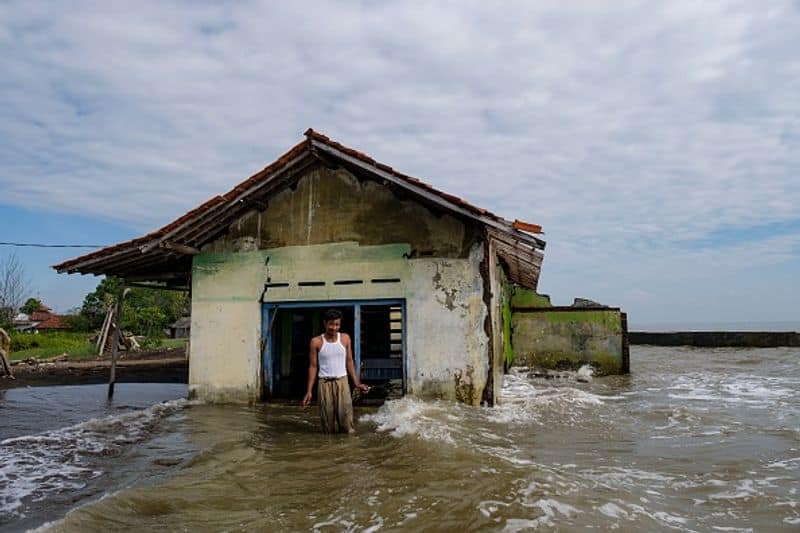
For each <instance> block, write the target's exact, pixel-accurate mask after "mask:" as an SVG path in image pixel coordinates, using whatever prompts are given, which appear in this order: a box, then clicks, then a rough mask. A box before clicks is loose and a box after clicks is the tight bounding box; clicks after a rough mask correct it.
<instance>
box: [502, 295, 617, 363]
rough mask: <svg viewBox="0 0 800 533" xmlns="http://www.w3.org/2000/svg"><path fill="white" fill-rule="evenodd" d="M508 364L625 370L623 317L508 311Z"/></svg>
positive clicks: (605, 312)
mask: <svg viewBox="0 0 800 533" xmlns="http://www.w3.org/2000/svg"><path fill="white" fill-rule="evenodd" d="M511 327H512V332H511V343H512V346H513V351H514V359H513V362H514V365H518V366H537V367H544V368H554V369H577V368H579V367H581V366H583V365H585V364H590V365H592V366H593V367H594V368H595V371H596V372H597V374H600V375H607V374H625V373H628V372H629V371H630V363H629V355H628V344H627V338H626V335H627V325H626V319H625V314H624V313H622V312H620V310H619V309H616V308H579V307H530V308H519V307H518V308H512V318H511Z"/></svg>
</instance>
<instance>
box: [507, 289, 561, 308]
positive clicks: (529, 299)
mask: <svg viewBox="0 0 800 533" xmlns="http://www.w3.org/2000/svg"><path fill="white" fill-rule="evenodd" d="M511 307H519V308H526V307H552V305H551V304H550V297H549V296H547V295H545V294H538V293H537V292H536V291H534V290H531V289H526V288H524V287H514V293H513V294H512V296H511Z"/></svg>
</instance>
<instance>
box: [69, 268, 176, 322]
mask: <svg viewBox="0 0 800 533" xmlns="http://www.w3.org/2000/svg"><path fill="white" fill-rule="evenodd" d="M120 283H121V281H120V280H119V279H117V278H106V279H104V280H103V281H101V282H100V283H99V284H98V285H97V287H96V288H95V290H94V291H92V292H90V293H89V294H87V295H86V298H84V300H83V305H82V306H81V311H80V314H81V316H82V317H84V318H85V319H86V323H87V325H88V327H89V329H98V328H100V326H102V325H103V318H104V317H105V314H106V312H107V310H108V308H109V307H111V306H112V305H114V304H115V302H116V299H117V295H118V293H119V287H120ZM187 304H188V297H187V296H186V293H183V292H180V291H167V290H161V289H145V288H142V287H132V288H131V290H130V292H128V294H127V295H126V296H125V301H124V309H123V311H122V327H123V329H127V330H130V331H133V332H134V333H135V334H137V335H145V336H153V335H158V332H160V331H161V330H163V329H164V328H166V327H167V326H168V325H169V324H171V323H173V322H175V321H176V320H177V319H178V318H180V317H181V316H182V314H183V313H184V312H185V310H186V307H187Z"/></svg>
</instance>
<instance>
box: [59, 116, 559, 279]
mask: <svg viewBox="0 0 800 533" xmlns="http://www.w3.org/2000/svg"><path fill="white" fill-rule="evenodd" d="M305 137H306V138H305V139H304V140H302V141H300V142H299V143H297V144H296V145H294V146H293V147H292V148H290V149H289V150H288V151H287V152H285V153H284V154H283V155H281V156H280V157H278V159H276V160H275V161H274V162H273V163H271V164H269V165H267V166H266V167H264V168H263V169H262V170H260V171H258V172H256V173H254V174H253V175H251V176H250V177H249V178H247V179H245V180H244V181H242V182H240V183H239V184H237V185H236V186H234V187H233V188H232V189H231V190H230V191H228V192H227V193H225V194H222V195H217V196H214V197H212V198H210V199H209V200H207V201H205V202H204V203H202V204H201V205H199V206H198V207H196V208H194V209H192V210H190V211H188V212H186V213H185V214H184V215H182V216H180V217H178V218H177V219H175V220H174V221H172V222H170V223H168V224H166V225H165V226H163V227H161V228H159V229H157V230H155V231H152V232H150V233H147V234H145V235H143V236H141V237H136V238H134V239H130V240H128V241H122V242H119V243H116V244H113V245H110V246H107V247H105V248H101V249H100V250H95V251H93V252H90V253H88V254H84V255H81V256H78V257H75V258H73V259H69V260H67V261H63V262H61V263H58V264H55V265H52V266H51V268H53V269H55V270H56V271H57V272H59V273H64V272H67V273H78V272H79V273H81V274H95V275H102V274H106V273H107V272H105V271H104V269H105V270H107V268H106V267H104V265H102V264H100V263H104V262H106V261H107V260H108V259H110V258H113V257H116V256H126V261H125V262H126V263H128V262H130V259H128V257H131V256H135V255H136V252H139V253H140V254H141V255H142V257H144V256H145V255H146V254H148V253H149V252H153V251H158V250H159V245H160V244H161V243H163V242H165V241H167V240H168V239H170V238H171V237H173V236H176V235H177V234H178V233H179V232H180V231H181V230H183V229H185V228H187V227H191V226H192V225H193V224H194V223H197V222H200V221H201V219H202V218H205V217H206V215H208V214H209V213H212V215H214V213H215V212H217V211H219V210H222V213H225V212H226V211H227V210H228V209H229V208H232V207H235V206H236V205H237V203H240V202H243V201H244V198H245V197H247V196H248V195H249V194H252V193H253V192H255V191H257V190H258V189H260V188H261V187H262V186H264V185H266V184H267V183H270V182H271V181H272V178H274V177H275V176H276V175H278V174H281V173H283V172H284V171H285V170H287V168H289V167H292V166H293V165H294V164H297V162H298V161H300V160H303V159H305V158H306V157H307V156H316V154H315V148H317V149H323V150H325V151H326V152H328V153H331V155H333V156H334V157H336V158H338V159H340V160H342V161H350V162H351V164H356V165H357V166H359V167H361V168H363V169H364V170H366V171H368V172H370V173H372V174H374V175H376V176H378V177H381V178H384V179H389V181H392V182H394V183H397V184H398V185H400V186H402V187H403V188H405V189H407V190H409V191H410V192H412V193H414V194H416V195H418V196H420V197H423V198H426V199H428V200H429V201H434V202H436V203H437V204H439V205H441V206H442V207H444V208H446V209H448V210H451V211H453V212H457V213H460V214H462V215H463V216H467V217H469V218H471V219H474V220H476V221H479V222H481V223H483V224H485V225H487V226H490V227H493V228H494V229H495V230H500V231H502V232H503V233H505V234H507V235H508V236H509V237H513V238H514V239H515V240H517V241H518V242H519V244H526V245H527V246H530V247H531V248H532V250H531V251H536V250H544V248H545V244H546V243H545V241H543V240H542V239H540V238H537V237H535V236H534V235H531V233H537V232H536V231H532V230H533V229H536V228H538V232H539V233H541V226H538V225H535V224H528V223H523V222H521V221H519V220H517V221H515V222H513V223H512V222H511V221H509V220H506V219H504V218H502V217H500V216H498V215H495V214H494V213H491V212H490V211H488V210H486V209H483V208H481V207H478V206H475V205H473V204H471V203H469V202H467V201H465V200H463V199H461V198H459V197H456V196H453V195H451V194H448V193H445V192H443V191H440V190H438V189H436V188H434V187H433V186H431V185H429V184H427V183H425V182H423V181H421V180H419V179H417V178H414V177H413V176H408V175H406V174H402V173H400V172H398V171H396V170H394V169H393V168H392V167H390V166H389V165H385V164H383V163H380V162H378V161H376V160H375V159H373V158H372V157H370V156H368V155H367V154H364V153H362V152H359V151H357V150H354V149H352V148H349V147H347V146H345V145H343V144H341V143H338V142H336V141H333V140H331V139H330V138H328V137H327V136H325V135H323V134H321V133H319V132H317V131H314V130H313V129H312V128H309V129H308V130H306V131H305ZM365 166H366V167H367V168H364V167H365ZM431 196H433V197H435V198H432V197H431ZM518 223H521V224H523V225H525V226H526V227H518V226H519V224H518ZM528 228H530V229H528ZM93 264H94V265H93ZM92 266H94V267H95V268H94V269H92ZM98 267H99V268H98Z"/></svg>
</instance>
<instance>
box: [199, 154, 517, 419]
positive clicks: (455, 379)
mask: <svg viewBox="0 0 800 533" xmlns="http://www.w3.org/2000/svg"><path fill="white" fill-rule="evenodd" d="M483 253H484V245H483V241H482V240H481V239H480V232H479V231H478V228H476V227H475V226H473V225H471V224H467V223H464V222H462V221H460V220H458V219H456V218H454V217H452V216H450V215H445V214H441V213H434V212H432V211H430V210H429V209H427V208H426V207H423V206H421V205H419V204H417V203H415V202H412V201H408V200H403V199H398V198H397V197H395V195H394V193H393V192H392V191H391V190H390V189H388V188H387V187H385V186H383V185H380V184H377V183H374V182H370V181H360V180H358V179H356V178H355V177H354V176H353V175H351V174H349V173H348V172H346V171H344V170H337V171H332V170H329V169H326V168H318V169H314V170H312V171H310V172H309V173H308V174H306V175H305V176H304V177H302V178H301V179H300V180H299V182H298V183H297V184H296V186H295V187H292V188H287V189H286V190H284V191H282V192H280V193H278V194H277V195H276V196H274V197H273V198H272V199H270V201H269V205H268V207H267V210H266V211H264V212H257V211H253V212H251V213H248V214H247V215H245V216H243V217H242V218H241V219H239V220H238V221H236V222H235V223H234V224H233V225H232V226H231V227H230V230H229V231H228V233H227V234H226V235H224V236H223V237H221V238H220V239H218V240H217V241H215V242H214V243H211V244H209V245H207V246H206V247H204V248H203V253H202V254H200V255H198V256H196V257H195V258H194V264H193V271H192V329H191V347H192V353H191V358H190V371H189V387H190V392H191V394H193V395H194V396H196V397H199V398H203V399H208V400H211V401H255V400H258V399H259V397H260V395H261V391H262V384H261V379H262V376H261V374H262V372H261V364H262V361H261V344H260V343H261V303H260V300H261V298H262V293H263V300H264V301H265V302H286V301H330V302H331V304H332V305H335V302H336V301H339V300H372V299H382V298H392V299H405V301H406V332H407V335H406V342H407V346H406V354H407V362H406V364H407V390H408V392H409V393H410V394H413V395H418V396H426V397H440V398H448V399H456V400H460V401H463V402H466V403H470V404H476V405H477V404H479V403H480V400H481V397H482V395H483V392H484V388H485V387H486V384H487V381H488V377H489V360H488V353H489V348H488V342H489V340H488V336H487V335H486V332H485V330H484V320H485V319H486V317H487V314H488V309H487V307H486V305H485V303H484V301H483V288H484V286H483V278H482V276H481V271H480V265H481V261H482V260H483ZM375 279H379V280H380V279H383V280H387V279H391V280H398V281H397V282H391V283H376V282H374V281H373V280H375ZM354 280H360V281H361V282H362V283H355V284H346V285H342V284H336V282H337V281H339V282H341V281H354ZM301 282H313V283H314V285H311V286H302V285H300V284H299V283H301ZM265 284H268V285H269V286H268V287H267V289H266V292H265V291H264V289H265ZM501 350H502V347H501Z"/></svg>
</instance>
